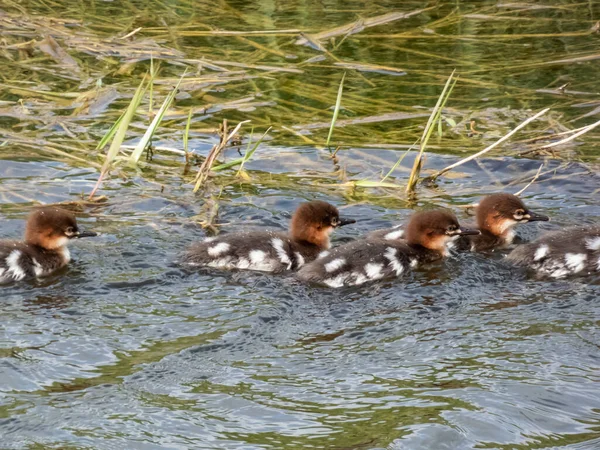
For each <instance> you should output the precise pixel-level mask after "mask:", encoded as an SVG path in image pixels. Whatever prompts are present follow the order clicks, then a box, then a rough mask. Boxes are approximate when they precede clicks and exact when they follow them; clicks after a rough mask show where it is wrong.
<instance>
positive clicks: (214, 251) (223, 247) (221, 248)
mask: <svg viewBox="0 0 600 450" xmlns="http://www.w3.org/2000/svg"><path fill="white" fill-rule="evenodd" d="M230 247H231V246H230V245H229V244H228V243H227V242H219V243H218V244H217V245H214V246H212V247H208V250H207V252H208V254H209V255H210V256H219V255H222V254H223V253H225V252H227V250H229V248H230Z"/></svg>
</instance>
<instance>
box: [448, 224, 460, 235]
mask: <svg viewBox="0 0 600 450" xmlns="http://www.w3.org/2000/svg"><path fill="white" fill-rule="evenodd" d="M456 230H458V227H457V226H456V225H450V226H449V227H448V228H447V229H446V231H447V232H448V233H454V232H455V231H456Z"/></svg>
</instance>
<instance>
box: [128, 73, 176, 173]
mask: <svg viewBox="0 0 600 450" xmlns="http://www.w3.org/2000/svg"><path fill="white" fill-rule="evenodd" d="M184 76H185V72H184V73H183V75H181V78H180V79H179V82H178V83H177V85H176V86H175V87H174V88H173V90H172V91H171V92H170V93H169V95H167V97H166V98H165V100H164V101H163V104H162V106H161V107H160V109H159V110H158V112H157V113H156V115H155V116H154V119H153V120H152V123H151V124H150V126H149V127H148V128H147V129H146V132H145V133H144V135H143V136H142V138H141V139H140V142H139V143H138V144H137V145H136V147H135V148H134V149H133V152H131V156H130V157H129V162H130V163H131V164H137V162H138V161H139V159H140V157H141V156H142V153H143V152H144V150H145V149H146V147H148V145H149V144H150V141H151V139H152V136H154V133H155V132H156V129H157V128H158V126H159V125H160V122H161V121H162V119H163V117H164V115H165V112H166V111H167V109H169V107H170V106H171V103H173V100H174V99H175V95H177V92H179V85H180V84H181V80H183V77H184ZM149 84H150V85H151V84H152V80H150V82H149Z"/></svg>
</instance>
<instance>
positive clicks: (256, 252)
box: [181, 201, 354, 273]
mask: <svg viewBox="0 0 600 450" xmlns="http://www.w3.org/2000/svg"><path fill="white" fill-rule="evenodd" d="M353 222H354V221H353V220H349V219H341V218H340V217H339V212H338V210H337V208H335V207H334V206H333V205H330V204H329V203H326V202H322V201H313V202H308V203H304V204H302V205H301V206H300V207H299V208H298V209H297V210H296V212H295V213H294V215H293V217H292V222H291V226H290V232H289V233H282V232H277V231H246V232H240V233H231V234H225V235H223V236H218V237H214V238H207V239H205V240H204V241H202V242H198V243H196V244H194V245H192V246H191V247H190V248H189V249H188V250H187V251H186V253H185V254H184V256H183V258H182V261H181V262H182V263H183V264H184V265H186V266H189V267H213V268H218V269H242V270H257V271H263V272H275V273H278V272H284V271H288V270H296V269H298V268H300V267H302V266H303V265H304V264H306V263H307V262H310V261H312V260H314V259H315V258H316V257H317V255H318V254H319V253H320V252H322V251H323V250H326V249H328V248H329V246H330V242H329V235H330V234H331V232H332V231H333V230H334V229H335V228H337V227H339V226H343V225H346V224H349V223H353Z"/></svg>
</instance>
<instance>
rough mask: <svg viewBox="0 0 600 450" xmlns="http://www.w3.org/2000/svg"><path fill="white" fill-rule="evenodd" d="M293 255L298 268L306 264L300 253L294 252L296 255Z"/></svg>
mask: <svg viewBox="0 0 600 450" xmlns="http://www.w3.org/2000/svg"><path fill="white" fill-rule="evenodd" d="M294 255H296V261H297V262H298V268H300V267H302V266H303V265H304V264H306V261H305V260H304V256H302V254H301V253H300V252H296V253H294Z"/></svg>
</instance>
